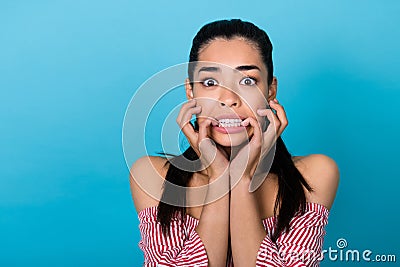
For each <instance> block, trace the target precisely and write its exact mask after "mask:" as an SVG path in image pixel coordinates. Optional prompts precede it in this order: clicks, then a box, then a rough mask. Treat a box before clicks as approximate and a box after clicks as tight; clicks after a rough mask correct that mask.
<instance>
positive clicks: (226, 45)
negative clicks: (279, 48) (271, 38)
mask: <svg viewBox="0 0 400 267" xmlns="http://www.w3.org/2000/svg"><path fill="white" fill-rule="evenodd" d="M198 59H199V61H212V62H216V63H221V64H224V65H228V66H230V67H231V68H236V67H237V66H242V65H256V66H258V67H259V68H260V69H261V70H265V72H266V68H265V65H264V62H263V61H262V59H261V55H260V52H259V50H258V49H257V48H256V47H255V45H253V44H251V43H249V42H248V41H247V40H244V39H242V38H234V39H231V40H225V39H215V40H213V41H211V43H209V44H208V45H207V46H205V47H204V48H203V49H201V50H200V52H199V57H198Z"/></svg>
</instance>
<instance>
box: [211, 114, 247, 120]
mask: <svg viewBox="0 0 400 267" xmlns="http://www.w3.org/2000/svg"><path fill="white" fill-rule="evenodd" d="M215 119H216V120H217V121H219V120H222V119H240V120H244V119H245V117H243V116H240V115H238V114H234V113H230V114H222V115H218V116H216V117H215Z"/></svg>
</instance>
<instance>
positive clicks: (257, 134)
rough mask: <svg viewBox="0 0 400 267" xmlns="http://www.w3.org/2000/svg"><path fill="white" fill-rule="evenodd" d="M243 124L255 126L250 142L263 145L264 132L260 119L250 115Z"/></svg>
mask: <svg viewBox="0 0 400 267" xmlns="http://www.w3.org/2000/svg"><path fill="white" fill-rule="evenodd" d="M242 125H243V126H245V127H247V126H249V125H250V126H251V127H252V128H253V137H252V138H251V140H250V142H252V143H255V144H259V145H261V136H262V132H261V127H260V124H259V123H258V121H257V120H256V119H254V118H252V117H248V118H247V119H245V120H244V121H242Z"/></svg>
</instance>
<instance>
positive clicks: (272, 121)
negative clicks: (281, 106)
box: [257, 109, 280, 132]
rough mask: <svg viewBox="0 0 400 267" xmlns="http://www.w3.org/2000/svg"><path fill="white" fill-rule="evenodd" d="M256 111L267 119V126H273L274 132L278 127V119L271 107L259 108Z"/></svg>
mask: <svg viewBox="0 0 400 267" xmlns="http://www.w3.org/2000/svg"><path fill="white" fill-rule="evenodd" d="M257 113H258V114H259V115H260V116H264V117H266V118H267V120H268V121H269V125H268V128H274V129H273V131H275V132H276V131H277V130H278V129H279V126H280V121H279V119H278V117H277V116H276V115H275V113H274V112H273V111H272V109H260V110H257ZM270 125H272V126H270ZM268 128H267V130H268ZM267 130H266V131H267ZM269 131H271V129H270V130H269Z"/></svg>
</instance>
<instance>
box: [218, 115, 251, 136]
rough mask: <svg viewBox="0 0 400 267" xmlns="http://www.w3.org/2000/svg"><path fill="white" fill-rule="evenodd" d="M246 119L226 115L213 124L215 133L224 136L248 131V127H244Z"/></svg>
mask: <svg viewBox="0 0 400 267" xmlns="http://www.w3.org/2000/svg"><path fill="white" fill-rule="evenodd" d="M243 120H244V118H243V119H242V118H241V117H239V116H233V115H225V116H220V117H218V118H216V120H215V122H214V123H213V126H214V127H213V128H214V129H215V131H217V132H220V133H223V134H234V133H239V132H242V131H246V127H245V126H243V125H242V123H243Z"/></svg>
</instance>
